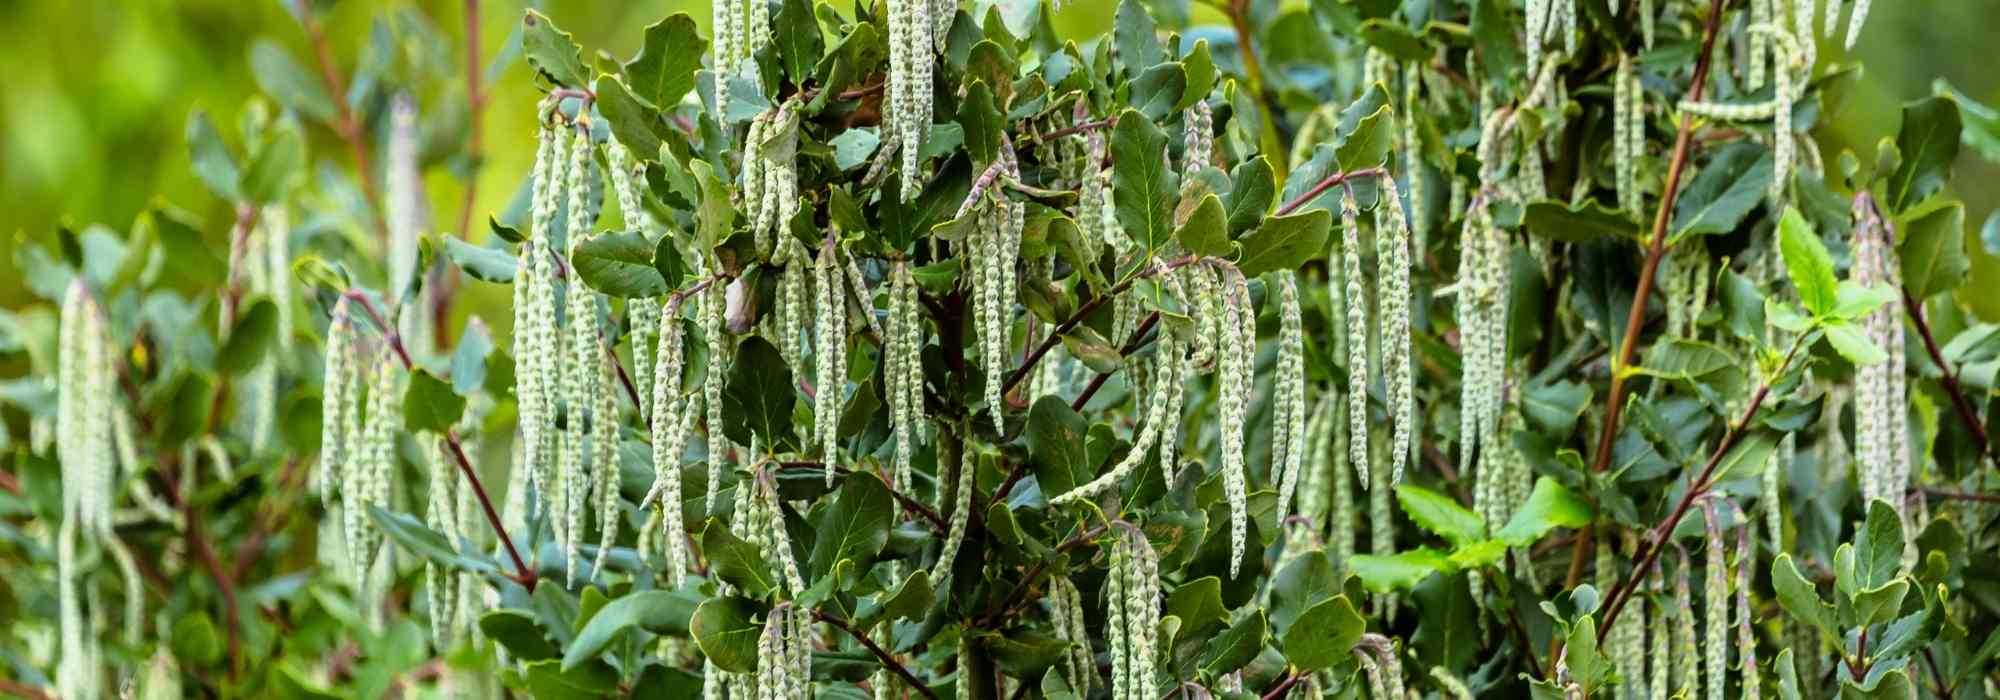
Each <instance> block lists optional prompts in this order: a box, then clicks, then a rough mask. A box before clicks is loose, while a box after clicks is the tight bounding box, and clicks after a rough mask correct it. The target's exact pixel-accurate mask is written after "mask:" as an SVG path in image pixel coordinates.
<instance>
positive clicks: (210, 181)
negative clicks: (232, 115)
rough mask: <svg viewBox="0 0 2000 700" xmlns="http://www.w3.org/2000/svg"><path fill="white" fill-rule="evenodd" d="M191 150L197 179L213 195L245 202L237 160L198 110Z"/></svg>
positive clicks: (190, 131)
mask: <svg viewBox="0 0 2000 700" xmlns="http://www.w3.org/2000/svg"><path fill="white" fill-rule="evenodd" d="M187 146H188V160H190V161H193V163H194V174H195V177H196V178H199V179H200V180H201V184H203V185H206V186H208V191H209V192H211V193H213V194H214V195H215V196H217V197H221V198H223V199H226V200H229V201H231V202H234V201H237V200H240V199H242V198H243V193H242V191H241V189H239V188H240V183H239V182H238V181H239V180H241V179H242V177H243V176H242V173H241V172H240V171H239V170H238V167H237V165H236V156H235V155H234V154H232V153H230V152H229V146H227V145H224V144H223V143H222V133H221V132H219V131H216V130H215V123H214V122H211V121H209V119H208V113H207V112H204V111H202V110H199V109H197V110H195V111H194V113H193V114H190V115H188V125H187ZM161 233H163V234H164V233H165V231H162V232H161ZM198 235H199V234H197V236H198ZM212 255H213V254H212V253H211V256H212Z"/></svg>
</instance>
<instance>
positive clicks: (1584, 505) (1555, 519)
mask: <svg viewBox="0 0 2000 700" xmlns="http://www.w3.org/2000/svg"><path fill="white" fill-rule="evenodd" d="M1590 518H1591V509H1590V502H1589V501H1585V500H1583V498H1582V497H1580V496H1577V495H1576V494H1575V493H1572V492H1570V490H1569V489H1568V488H1566V487H1564V486H1563V485H1562V483H1561V482H1558V481H1556V480H1555V479H1551V478H1549V477H1546V476H1544V477H1541V478H1538V479H1535V490H1534V492H1533V493H1530V494H1528V501H1527V502H1526V503H1523V504H1521V509H1520V510H1517V511H1514V517H1512V518H1510V519H1508V520H1507V525H1506V526H1505V527H1502V528H1500V531H1499V532H1496V533H1493V536H1494V538H1496V539H1499V540H1500V541H1502V542H1506V543H1507V545H1508V546H1510V547H1526V546H1528V545H1530V544H1533V543H1534V542H1535V540H1539V539H1541V538H1542V535H1546V534H1548V533H1549V531H1550V530H1554V529H1556V528H1559V527H1568V528H1577V527H1583V526H1585V525H1589V524H1590Z"/></svg>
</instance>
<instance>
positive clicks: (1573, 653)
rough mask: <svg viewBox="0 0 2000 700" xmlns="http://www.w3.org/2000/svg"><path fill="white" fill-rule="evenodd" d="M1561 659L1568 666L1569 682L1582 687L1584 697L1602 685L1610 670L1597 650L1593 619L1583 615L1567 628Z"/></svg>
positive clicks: (1595, 629)
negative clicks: (1567, 632) (1566, 637)
mask: <svg viewBox="0 0 2000 700" xmlns="http://www.w3.org/2000/svg"><path fill="white" fill-rule="evenodd" d="M1563 659H1564V660H1565V662H1567V663H1568V664H1569V675H1570V679H1571V681H1572V682H1575V683H1576V684H1578V685H1581V686H1583V691H1584V693H1585V694H1586V695H1588V694H1589V693H1592V692H1595V691H1596V690H1597V688H1598V686H1600V685H1603V684H1604V679H1605V677H1606V676H1607V675H1609V674H1610V671H1611V669H1610V667H1609V665H1608V664H1606V663H1605V660H1604V654H1603V653H1602V652H1600V651H1598V649H1597V621H1596V620H1595V619H1592V618H1591V617H1590V616H1589V615H1585V616H1583V617H1582V618H1581V619H1578V620H1577V621H1576V624H1575V625H1572V626H1571V627H1570V628H1569V641H1568V642H1567V643H1565V644H1564V645H1563Z"/></svg>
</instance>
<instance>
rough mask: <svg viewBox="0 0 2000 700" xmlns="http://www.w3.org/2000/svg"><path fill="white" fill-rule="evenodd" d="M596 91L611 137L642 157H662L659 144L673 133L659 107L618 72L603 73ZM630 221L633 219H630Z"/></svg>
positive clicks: (647, 158)
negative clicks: (636, 92)
mask: <svg viewBox="0 0 2000 700" xmlns="http://www.w3.org/2000/svg"><path fill="white" fill-rule="evenodd" d="M591 85H592V87H593V89H594V90H595V91H596V92H597V113H598V114H600V115H603V116H604V121H605V123H607V124H609V125H610V127H611V137H612V138H614V139H617V140H618V143H620V144H622V145H624V146H625V148H626V150H628V151H631V153H632V156H633V157H635V158H638V159H641V160H652V159H654V158H657V157H659V154H660V145H661V144H662V143H664V142H665V141H666V139H668V138H672V136H670V135H668V134H667V133H666V131H667V130H668V129H670V128H672V127H669V126H667V123H666V122H664V121H661V119H660V109H659V108H658V107H654V106H652V105H650V104H646V102H645V101H644V100H641V99H639V97H638V96H637V95H634V94H632V90H631V88H628V87H626V86H625V82H624V81H622V80H619V79H618V76H615V75H601V76H598V77H597V81H596V82H594V83H592V84H591ZM627 221H630V219H627Z"/></svg>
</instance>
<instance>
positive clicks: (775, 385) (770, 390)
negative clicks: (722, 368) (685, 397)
mask: <svg viewBox="0 0 2000 700" xmlns="http://www.w3.org/2000/svg"><path fill="white" fill-rule="evenodd" d="M796 394H797V392H795V391H794V390H793V385H792V369H791V368H790V367H788V366H786V365H785V358H784V356H783V355H781V354H779V352H778V348H777V347H776V346H774V345H772V344H771V341H768V340H765V339H764V338H763V337H761V336H750V337H749V338H747V339H745V340H744V341H743V342H742V344H740V345H738V346H737V348H736V365H735V366H734V367H731V368H730V372H729V386H728V387H727V388H725V389H724V390H723V394H722V425H723V433H724V434H726V435H728V436H729V439H731V440H735V441H736V443H737V444H739V445H748V444H750V442H751V439H752V438H751V436H752V435H753V434H754V435H757V436H759V437H761V438H762V440H761V442H762V443H763V444H765V445H771V444H774V443H780V442H786V441H789V440H791V439H792V437H793V434H792V404H793V403H794V402H796V401H797V400H798V397H797V395H796Z"/></svg>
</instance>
